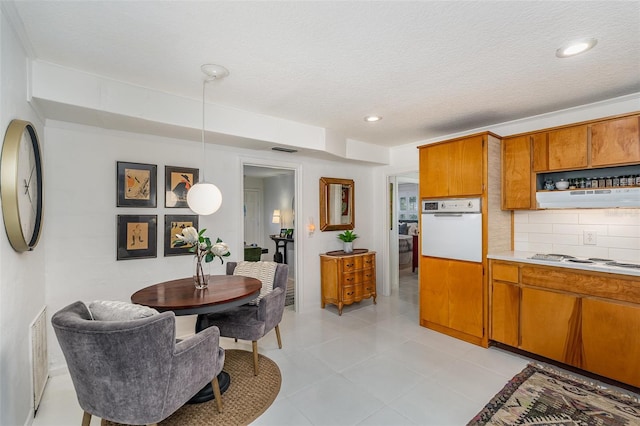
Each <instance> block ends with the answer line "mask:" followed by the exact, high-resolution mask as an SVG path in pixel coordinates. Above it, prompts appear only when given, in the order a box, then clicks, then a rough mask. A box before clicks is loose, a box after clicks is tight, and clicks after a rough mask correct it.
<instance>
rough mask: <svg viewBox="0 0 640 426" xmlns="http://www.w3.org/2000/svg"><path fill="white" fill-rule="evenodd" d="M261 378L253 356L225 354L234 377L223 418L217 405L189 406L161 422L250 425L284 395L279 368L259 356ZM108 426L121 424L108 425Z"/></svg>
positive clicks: (185, 425) (195, 425)
mask: <svg viewBox="0 0 640 426" xmlns="http://www.w3.org/2000/svg"><path fill="white" fill-rule="evenodd" d="M258 368H259V371H258V375H257V376H254V375H253V354H252V353H251V352H248V351H243V350H239V349H227V350H225V361H224V371H226V372H227V373H229V375H230V376H231V384H230V385H229V389H227V391H226V392H225V393H224V394H222V405H223V407H222V414H220V413H218V410H217V408H216V403H215V401H208V402H204V403H202V404H187V405H184V406H183V407H182V408H180V409H178V411H176V412H175V413H173V414H172V415H171V416H169V417H168V418H166V419H165V420H163V421H162V422H160V426H209V425H248V424H249V423H251V422H252V421H254V420H255V419H257V418H258V416H260V415H261V414H262V413H264V412H265V410H266V409H267V408H269V406H270V405H271V404H272V403H273V401H274V400H275V399H276V396H278V392H280V384H281V382H282V376H281V375H280V369H279V368H278V365H277V364H276V363H275V362H273V361H272V360H270V359H269V358H267V357H266V356H264V355H260V354H258ZM104 424H105V425H107V426H115V425H117V423H113V422H109V421H107V422H105V423H104Z"/></svg>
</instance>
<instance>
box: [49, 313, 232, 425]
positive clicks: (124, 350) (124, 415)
mask: <svg viewBox="0 0 640 426" xmlns="http://www.w3.org/2000/svg"><path fill="white" fill-rule="evenodd" d="M94 303H95V302H94ZM106 303H111V304H112V305H113V304H114V303H115V304H120V305H119V306H116V308H118V309H116V311H118V312H116V313H115V314H114V312H113V310H112V309H111V306H112V305H108V306H106V308H105V306H102V307H100V309H98V307H96V308H95V309H94V307H93V306H94V304H91V305H90V306H89V307H87V305H85V304H84V303H83V302H75V303H72V304H71V305H69V306H67V307H65V308H63V309H61V310H60V311H58V312H56V313H55V314H54V315H53V317H52V318H51V323H52V325H53V328H54V330H55V333H56V336H57V338H58V342H59V343H60V347H61V348H62V353H63V354H64V357H65V359H66V361H67V366H68V368H69V373H70V375H71V380H72V381H73V386H74V388H75V390H76V395H77V398H78V402H79V403H80V407H81V408H82V409H83V410H84V417H83V419H82V425H83V426H85V425H86V426H88V425H89V423H90V421H91V416H97V417H100V418H102V419H103V420H110V421H112V422H117V423H124V424H130V425H148V424H151V425H155V424H157V423H158V422H160V421H161V420H164V419H165V418H167V417H168V416H170V415H171V414H172V413H173V412H175V411H176V410H177V409H178V408H180V407H181V406H182V405H184V404H185V403H186V402H187V401H189V400H190V399H191V398H192V397H193V396H194V395H195V394H196V393H198V391H200V390H201V389H202V388H204V387H205V385H207V384H208V383H211V385H212V386H213V392H214V395H215V398H216V402H217V408H218V411H219V412H222V401H221V397H220V388H219V385H218V378H217V376H218V374H219V373H220V371H222V367H223V365H224V349H222V348H220V347H219V338H220V332H219V330H218V329H217V328H216V327H210V328H208V329H207V330H203V331H202V332H200V333H197V334H196V335H194V336H191V337H189V338H186V339H184V340H182V341H180V342H177V343H176V338H175V316H174V313H173V312H164V313H157V312H156V311H155V310H153V309H150V308H146V307H143V306H140V305H133V304H127V303H124V302H106ZM127 305H128V306H127ZM122 307H126V309H124V310H123V309H121V308H122ZM143 309H144V310H147V312H148V311H151V312H152V313H151V314H147V313H145V314H144V315H142V317H141V316H140V315H136V311H140V310H143ZM132 312H133V313H134V314H133V315H132ZM146 315H149V316H146ZM131 318H136V319H131Z"/></svg>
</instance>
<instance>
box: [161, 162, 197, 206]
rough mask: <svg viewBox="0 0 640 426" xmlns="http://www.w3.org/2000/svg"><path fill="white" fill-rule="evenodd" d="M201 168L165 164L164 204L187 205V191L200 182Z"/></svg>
mask: <svg viewBox="0 0 640 426" xmlns="http://www.w3.org/2000/svg"><path fill="white" fill-rule="evenodd" d="M199 177H200V170H199V169H194V168H189V167H178V166H164V206H165V207H167V208H184V207H189V206H188V205H187V192H188V191H189V188H191V186H193V185H195V184H196V183H198V181H199Z"/></svg>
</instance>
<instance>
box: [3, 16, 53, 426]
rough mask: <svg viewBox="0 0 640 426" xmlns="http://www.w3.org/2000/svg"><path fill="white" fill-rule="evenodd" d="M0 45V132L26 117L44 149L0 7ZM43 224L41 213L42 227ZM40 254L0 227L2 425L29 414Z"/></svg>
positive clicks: (22, 58) (41, 288)
mask: <svg viewBox="0 0 640 426" xmlns="http://www.w3.org/2000/svg"><path fill="white" fill-rule="evenodd" d="M0 43H1V45H0V129H2V135H4V132H5V129H6V128H7V126H8V125H9V122H10V121H11V120H12V119H14V118H19V119H22V120H28V121H31V123H32V124H33V125H34V126H35V128H36V130H37V132H38V135H39V138H40V143H41V145H43V146H44V147H45V148H46V138H45V137H43V136H44V131H43V126H42V122H41V121H40V120H39V118H38V116H37V115H36V114H35V113H34V111H33V109H32V108H31V106H30V105H29V104H28V103H27V75H28V72H27V61H26V57H27V55H26V52H25V51H24V49H23V48H22V46H21V44H20V41H19V40H18V38H17V36H16V34H15V33H14V32H13V29H12V27H11V25H10V24H9V23H8V21H7V19H6V16H5V13H4V11H3V10H2V9H0ZM2 138H4V136H2ZM44 162H45V170H44V177H45V185H46V182H47V178H48V176H49V174H50V171H51V170H50V169H49V168H47V167H46V162H47V160H46V157H45V159H44ZM45 202H46V199H45ZM45 212H46V206H45ZM47 226H48V220H47V217H46V216H45V218H44V227H45V229H46V227H47ZM3 228H4V226H3ZM45 253H46V248H45V247H44V244H43V242H42V240H41V241H40V244H39V245H38V246H37V247H36V249H35V251H33V252H27V253H21V254H19V253H16V252H15V251H14V250H13V249H12V248H11V245H10V244H9V240H8V239H7V236H6V233H5V231H4V229H2V231H0V424H1V425H7V426H9V425H22V424H25V422H27V421H28V419H29V418H30V417H31V416H32V415H33V402H32V392H33V391H32V385H31V367H30V362H29V354H30V350H29V325H30V323H31V322H32V321H33V319H34V318H35V317H36V315H37V314H38V313H39V312H40V310H41V309H42V307H43V306H44V304H45V272H44V271H45V270H44V264H45V259H46V256H45Z"/></svg>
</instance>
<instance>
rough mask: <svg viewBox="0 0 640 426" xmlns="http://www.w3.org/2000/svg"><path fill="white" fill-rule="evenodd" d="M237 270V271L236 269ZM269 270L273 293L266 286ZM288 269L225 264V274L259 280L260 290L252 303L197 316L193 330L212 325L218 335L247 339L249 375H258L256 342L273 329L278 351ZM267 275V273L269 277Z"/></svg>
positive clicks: (279, 265) (271, 265)
mask: <svg viewBox="0 0 640 426" xmlns="http://www.w3.org/2000/svg"><path fill="white" fill-rule="evenodd" d="M236 268H237V269H236ZM267 270H268V271H269V272H270V271H273V276H272V279H273V281H272V282H273V290H272V291H271V290H270V289H269V288H268V287H269V286H268V281H269V279H270V278H271V277H270V276H268V275H265V274H267ZM288 273H289V266H288V265H286V264H283V263H274V262H228V263H227V275H233V274H235V275H245V276H251V277H253V278H257V279H261V278H262V279H261V281H262V284H263V288H262V290H261V293H260V297H259V301H258V302H253V303H256V304H252V303H251V302H250V303H249V304H245V305H242V306H238V307H236V308H232V309H229V310H226V311H223V312H218V313H213V314H202V315H198V319H197V322H196V330H202V329H205V328H207V327H211V326H216V327H218V328H219V329H220V336H223V337H233V338H235V339H236V340H238V339H241V340H250V341H251V343H252V347H253V374H254V375H256V376H257V375H258V340H259V339H260V338H262V337H263V336H265V335H266V334H267V333H269V332H270V331H271V330H273V329H274V328H275V331H276V337H277V339H278V347H279V348H280V349H282V339H281V337H280V327H279V324H280V321H281V320H282V314H283V312H284V303H285V296H286V292H287V275H288ZM269 275H270V274H269Z"/></svg>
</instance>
